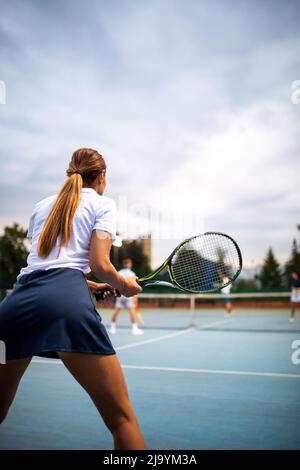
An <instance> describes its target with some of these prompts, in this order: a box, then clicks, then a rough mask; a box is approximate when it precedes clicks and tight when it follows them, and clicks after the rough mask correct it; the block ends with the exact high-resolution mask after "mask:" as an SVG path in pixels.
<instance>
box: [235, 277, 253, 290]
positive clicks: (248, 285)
mask: <svg viewBox="0 0 300 470" xmlns="http://www.w3.org/2000/svg"><path fill="white" fill-rule="evenodd" d="M233 289H234V291H236V292H255V291H257V290H258V286H257V280H256V279H237V280H236V281H234V283H233Z"/></svg>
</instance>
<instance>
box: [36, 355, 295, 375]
mask: <svg viewBox="0 0 300 470" xmlns="http://www.w3.org/2000/svg"><path fill="white" fill-rule="evenodd" d="M31 362H34V363H36V364H59V365H62V362H61V361H60V360H47V359H45V360H43V359H33V361H31ZM122 368H123V369H136V370H153V371H160V372H188V373H192V374H212V375H214V374H215V375H238V376H250V377H272V378H278V379H300V374H285V373H279V372H253V371H244V370H224V369H186V368H183V367H157V366H133V365H122Z"/></svg>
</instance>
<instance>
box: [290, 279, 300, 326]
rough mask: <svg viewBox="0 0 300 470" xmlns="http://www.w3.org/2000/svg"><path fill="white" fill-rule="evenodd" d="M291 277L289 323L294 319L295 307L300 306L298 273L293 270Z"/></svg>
mask: <svg viewBox="0 0 300 470" xmlns="http://www.w3.org/2000/svg"><path fill="white" fill-rule="evenodd" d="M291 277H292V294H291V316H290V323H293V322H294V321H295V313H296V308H297V307H300V273H299V272H297V271H293V272H292V274H291Z"/></svg>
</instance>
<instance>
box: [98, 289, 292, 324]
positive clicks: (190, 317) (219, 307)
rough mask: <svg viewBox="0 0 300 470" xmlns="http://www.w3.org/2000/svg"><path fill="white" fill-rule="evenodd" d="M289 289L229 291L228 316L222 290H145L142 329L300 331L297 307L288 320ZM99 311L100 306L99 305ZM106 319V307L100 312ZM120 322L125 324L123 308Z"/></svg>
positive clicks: (139, 303) (140, 303) (139, 298)
mask: <svg viewBox="0 0 300 470" xmlns="http://www.w3.org/2000/svg"><path fill="white" fill-rule="evenodd" d="M289 299H290V293H289V292H277V293H276V292H275V293H274V292H271V293H234V294H231V295H230V302H231V303H232V307H233V311H232V315H231V316H230V317H228V316H227V315H226V310H225V302H224V299H223V295H222V294H197V295H194V294H192V295H190V294H150V293H149V294H148V293H142V294H140V295H139V296H138V305H139V308H140V310H141V312H142V316H143V319H144V329H145V330H146V329H166V330H172V329H184V328H196V329H205V330H219V331H237V332H238V331H253V332H266V333H267V332H291V333H295V332H296V333H300V309H299V313H298V317H297V313H296V319H295V322H294V323H290V322H289V317H290V300H289ZM100 311H101V307H100ZM101 315H102V316H104V320H107V321H108V320H109V313H108V312H107V311H103V310H102V312H101ZM118 322H119V324H120V326H121V327H122V326H123V327H128V326H129V323H128V317H127V315H126V314H125V312H124V313H123V314H122V315H121V316H120V317H119V320H118Z"/></svg>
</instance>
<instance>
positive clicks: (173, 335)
mask: <svg viewBox="0 0 300 470" xmlns="http://www.w3.org/2000/svg"><path fill="white" fill-rule="evenodd" d="M229 321H232V318H230V319H226V320H218V321H215V322H212V323H208V324H206V325H203V326H201V327H200V329H201V330H204V329H205V328H210V327H211V326H215V325H222V324H223V323H228V322H229ZM191 331H195V327H194V326H192V327H190V328H187V329H186V330H184V331H179V332H178V331H177V332H176V333H169V334H167V335H163V336H158V338H152V339H146V340H144V341H138V342H137V343H130V344H125V345H124V346H118V347H116V348H115V350H116V351H123V350H124V349H131V348H136V347H137V346H143V345H144V344H151V343H157V342H158V341H163V340H165V339H169V338H176V336H181V335H186V334H187V333H191Z"/></svg>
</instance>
